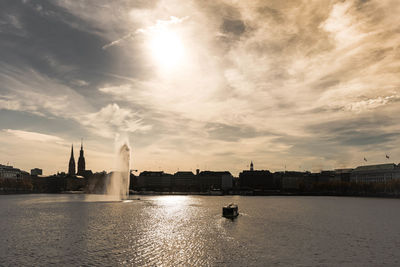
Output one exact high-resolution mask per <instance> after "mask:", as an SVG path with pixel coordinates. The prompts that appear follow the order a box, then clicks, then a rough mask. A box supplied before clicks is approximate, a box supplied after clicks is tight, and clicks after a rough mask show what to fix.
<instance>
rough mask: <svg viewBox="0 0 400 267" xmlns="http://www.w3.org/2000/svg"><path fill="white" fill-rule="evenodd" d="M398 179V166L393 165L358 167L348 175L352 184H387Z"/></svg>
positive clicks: (399, 177)
mask: <svg viewBox="0 0 400 267" xmlns="http://www.w3.org/2000/svg"><path fill="white" fill-rule="evenodd" d="M395 179H400V166H399V165H396V164H394V163H388V164H377V165H367V166H358V167H357V168H355V169H354V170H353V171H352V172H351V175H350V181H352V182H388V181H390V180H395Z"/></svg>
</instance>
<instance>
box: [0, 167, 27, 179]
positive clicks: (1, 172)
mask: <svg viewBox="0 0 400 267" xmlns="http://www.w3.org/2000/svg"><path fill="white" fill-rule="evenodd" d="M28 175H29V173H27V172H25V171H21V170H20V169H17V168H14V167H13V166H7V165H2V164H0V178H4V179H22V178H24V177H25V176H28Z"/></svg>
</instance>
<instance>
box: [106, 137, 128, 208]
mask: <svg viewBox="0 0 400 267" xmlns="http://www.w3.org/2000/svg"><path fill="white" fill-rule="evenodd" d="M114 164H115V168H114V171H113V172H112V173H111V175H109V176H108V178H107V182H106V187H105V194H106V195H107V196H108V197H107V198H109V199H110V200H115V201H119V200H124V199H127V198H128V197H129V180H130V148H129V145H128V143H127V142H125V143H123V144H122V145H121V146H120V148H119V149H118V150H117V153H116V160H115V163H114Z"/></svg>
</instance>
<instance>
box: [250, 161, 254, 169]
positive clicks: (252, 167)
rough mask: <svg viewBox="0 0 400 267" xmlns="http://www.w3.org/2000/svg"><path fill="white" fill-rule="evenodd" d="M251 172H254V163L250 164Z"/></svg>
mask: <svg viewBox="0 0 400 267" xmlns="http://www.w3.org/2000/svg"><path fill="white" fill-rule="evenodd" d="M250 171H254V165H253V161H251V163H250Z"/></svg>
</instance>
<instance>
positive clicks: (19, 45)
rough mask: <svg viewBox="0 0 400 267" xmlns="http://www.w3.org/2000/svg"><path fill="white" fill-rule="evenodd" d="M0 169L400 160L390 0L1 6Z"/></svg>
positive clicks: (395, 9) (294, 165)
mask: <svg viewBox="0 0 400 267" xmlns="http://www.w3.org/2000/svg"><path fill="white" fill-rule="evenodd" d="M0 7H1V8H0V18H1V20H0V36H1V39H2V42H1V43H0V81H1V83H0V122H1V123H0V126H1V128H0V164H6V163H7V162H10V163H12V165H15V166H16V167H18V168H21V169H26V170H30V169H32V168H35V167H38V168H41V169H43V170H44V172H45V174H51V173H56V172H57V171H67V166H68V164H67V163H68V159H69V155H70V148H71V143H74V144H75V145H77V144H79V143H80V142H78V140H80V139H81V138H82V137H84V141H85V156H86V159H87V162H86V169H91V170H93V171H102V170H106V171H110V170H112V169H113V159H114V154H115V152H114V151H115V145H114V144H115V143H116V141H115V140H117V142H119V141H121V140H125V139H129V141H130V146H131V151H132V156H131V166H133V168H134V169H140V170H159V169H161V170H165V171H166V172H175V171H176V170H177V169H180V170H195V169H197V168H199V169H201V170H206V169H209V170H230V171H231V172H232V173H235V174H236V173H239V172H240V171H241V170H243V169H246V166H248V165H249V163H250V161H251V160H252V161H253V162H254V164H255V165H256V166H257V168H258V169H267V170H271V171H278V170H284V168H285V167H286V168H287V169H288V170H289V169H290V170H310V171H317V170H321V169H334V168H345V167H354V166H359V165H362V164H363V163H365V161H364V158H366V159H367V160H368V164H374V163H382V162H385V161H387V160H386V159H385V157H386V155H388V156H390V160H389V161H390V162H394V163H396V164H397V163H398V162H399V159H400V151H399V149H398V146H399V144H400V134H399V133H400V125H399V123H398V118H397V117H398V115H397V114H399V111H400V105H399V104H398V103H399V100H400V85H399V83H400V76H399V65H400V64H399V63H400V60H399V56H398V55H399V52H398V49H399V48H398V43H399V41H400V35H399V34H398V31H396V27H397V23H396V22H397V14H398V13H399V11H400V7H399V5H396V4H395V3H393V2H391V1H345V2H340V1H321V2H313V3H309V2H307V3H306V2H298V1H294V2H285V3H282V2H281V1H269V2H268V3H264V2H252V3H251V4H249V3H245V2H236V1H219V2H215V1H185V2H184V3H182V2H181V1H118V2H112V3H109V2H108V1H93V2H90V1H87V2H70V1H62V0H59V1H28V0H22V1H4V2H3V3H2V4H0Z"/></svg>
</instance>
